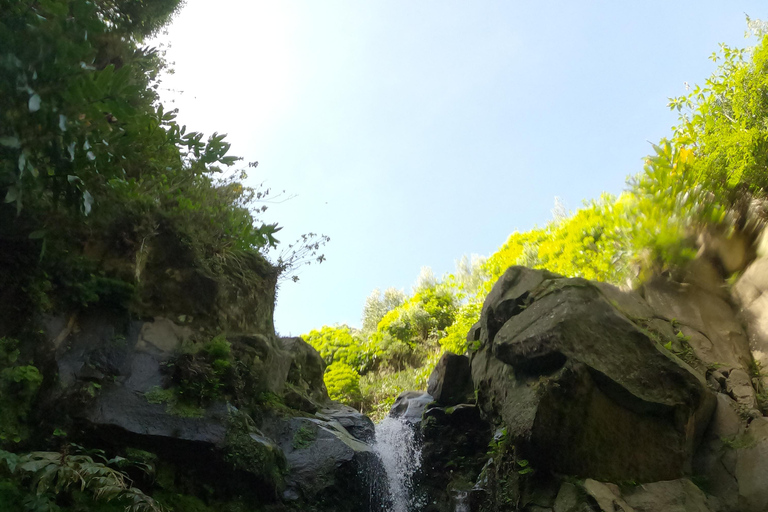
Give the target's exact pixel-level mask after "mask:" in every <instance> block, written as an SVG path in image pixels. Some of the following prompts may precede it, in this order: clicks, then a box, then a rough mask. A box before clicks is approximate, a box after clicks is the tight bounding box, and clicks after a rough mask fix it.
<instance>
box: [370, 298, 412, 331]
mask: <svg viewBox="0 0 768 512" xmlns="http://www.w3.org/2000/svg"><path fill="white" fill-rule="evenodd" d="M406 298H407V297H406V295H405V293H404V292H403V291H402V290H398V289H396V288H387V289H386V290H384V293H383V294H382V293H381V291H380V290H378V289H376V290H373V291H372V292H371V294H370V295H369V296H368V298H367V299H365V306H364V307H363V332H364V333H372V332H374V331H376V328H377V327H378V325H379V322H381V319H382V318H384V315H386V314H387V313H389V312H390V311H392V310H393V309H395V308H397V307H399V306H401V305H402V304H403V302H405V300H406Z"/></svg>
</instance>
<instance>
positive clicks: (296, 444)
mask: <svg viewBox="0 0 768 512" xmlns="http://www.w3.org/2000/svg"><path fill="white" fill-rule="evenodd" d="M315 439H317V430H316V429H314V428H312V427H310V426H309V425H302V426H301V427H300V428H299V429H298V430H297V431H296V433H295V434H294V435H293V441H292V443H291V444H292V445H293V448H294V450H301V449H303V448H306V447H308V446H309V445H311V444H312V443H313V442H314V441H315Z"/></svg>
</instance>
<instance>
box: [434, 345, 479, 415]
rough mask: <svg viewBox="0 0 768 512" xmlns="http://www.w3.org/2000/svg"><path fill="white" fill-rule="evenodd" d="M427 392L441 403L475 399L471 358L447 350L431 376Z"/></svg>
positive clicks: (454, 403)
mask: <svg viewBox="0 0 768 512" xmlns="http://www.w3.org/2000/svg"><path fill="white" fill-rule="evenodd" d="M427 393H429V394H430V395H432V398H434V399H435V401H436V402H437V403H439V404H440V405H446V406H451V405H457V404H461V403H468V402H470V401H471V400H472V399H473V394H474V387H473V386H472V372H471V370H470V368H469V358H467V356H460V355H457V354H452V353H451V352H446V353H445V354H443V355H442V357H440V360H439V361H438V362H437V365H436V366H435V370H434V371H433V372H432V374H431V375H430V376H429V385H428V386H427Z"/></svg>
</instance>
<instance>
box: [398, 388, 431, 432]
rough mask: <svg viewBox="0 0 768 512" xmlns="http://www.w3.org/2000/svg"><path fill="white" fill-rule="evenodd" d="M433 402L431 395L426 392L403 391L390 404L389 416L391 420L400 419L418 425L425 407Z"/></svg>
mask: <svg viewBox="0 0 768 512" xmlns="http://www.w3.org/2000/svg"><path fill="white" fill-rule="evenodd" d="M431 402H433V399H432V395H430V394H429V393H427V392H426V391H404V392H402V393H400V395H399V396H398V397H397V399H396V400H395V403H394V404H392V408H391V409H390V410H389V415H390V416H392V417H393V418H402V419H404V420H405V421H407V422H409V423H411V424H414V425H418V424H419V423H420V422H421V417H422V414H423V413H424V409H426V407H427V405H429V404H430V403H431Z"/></svg>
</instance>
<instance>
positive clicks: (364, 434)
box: [315, 402, 376, 444]
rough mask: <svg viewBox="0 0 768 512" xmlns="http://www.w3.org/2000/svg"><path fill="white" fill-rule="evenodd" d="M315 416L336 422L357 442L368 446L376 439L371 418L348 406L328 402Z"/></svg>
mask: <svg viewBox="0 0 768 512" xmlns="http://www.w3.org/2000/svg"><path fill="white" fill-rule="evenodd" d="M315 416H317V417H318V418H320V419H323V420H326V421H335V422H338V424H339V425H341V426H342V427H344V428H345V429H346V431H347V432H349V434H350V435H351V436H352V437H354V438H355V439H357V440H358V441H362V442H364V443H368V444H370V443H372V442H373V441H374V439H375V437H376V427H375V426H374V424H373V421H371V418H369V417H368V416H366V415H364V414H362V413H361V412H359V411H358V410H357V409H354V408H353V407H350V406H348V405H344V404H340V403H338V402H330V403H328V405H326V406H325V407H323V408H322V409H320V410H319V411H317V412H316V413H315Z"/></svg>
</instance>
